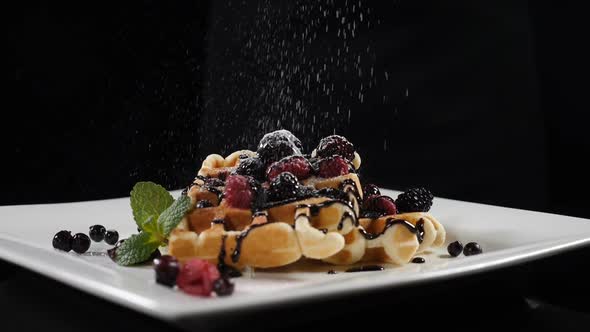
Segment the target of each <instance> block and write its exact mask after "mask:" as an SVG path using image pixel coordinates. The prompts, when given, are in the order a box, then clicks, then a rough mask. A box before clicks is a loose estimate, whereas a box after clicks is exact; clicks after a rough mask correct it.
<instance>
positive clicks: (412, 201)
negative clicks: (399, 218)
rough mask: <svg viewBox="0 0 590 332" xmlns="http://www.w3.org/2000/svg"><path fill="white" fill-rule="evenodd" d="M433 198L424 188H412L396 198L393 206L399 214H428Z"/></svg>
mask: <svg viewBox="0 0 590 332" xmlns="http://www.w3.org/2000/svg"><path fill="white" fill-rule="evenodd" d="M433 199H434V196H433V195H432V193H431V192H430V191H428V189H426V188H412V189H409V190H407V191H405V192H404V193H402V194H399V195H398V196H397V199H396V200H395V205H396V206H397V210H398V211H399V213H405V212H428V211H429V210H430V207H431V206H432V200H433Z"/></svg>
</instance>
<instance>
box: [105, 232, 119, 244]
mask: <svg viewBox="0 0 590 332" xmlns="http://www.w3.org/2000/svg"><path fill="white" fill-rule="evenodd" d="M117 241H119V232H117V231H116V230H114V229H109V230H108V231H107V232H106V233H105V234H104V242H106V243H107V244H110V245H114V244H115V243H117Z"/></svg>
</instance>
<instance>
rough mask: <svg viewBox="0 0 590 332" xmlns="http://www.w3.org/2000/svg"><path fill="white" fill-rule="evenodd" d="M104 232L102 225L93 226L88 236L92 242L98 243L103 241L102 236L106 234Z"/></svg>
mask: <svg viewBox="0 0 590 332" xmlns="http://www.w3.org/2000/svg"><path fill="white" fill-rule="evenodd" d="M106 231H107V230H106V228H104V226H103V225H94V226H90V231H89V232H88V235H90V238H91V239H92V241H94V242H100V241H102V240H104V234H105V233H106Z"/></svg>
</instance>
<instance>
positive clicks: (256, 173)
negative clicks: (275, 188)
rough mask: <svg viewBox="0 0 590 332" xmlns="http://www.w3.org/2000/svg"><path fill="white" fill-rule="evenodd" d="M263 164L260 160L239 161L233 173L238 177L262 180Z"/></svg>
mask: <svg viewBox="0 0 590 332" xmlns="http://www.w3.org/2000/svg"><path fill="white" fill-rule="evenodd" d="M265 170H266V169H265V167H264V163H263V162H262V160H260V158H253V157H251V158H246V159H241V160H240V163H239V164H238V167H237V168H236V171H235V173H236V174H238V175H248V176H251V177H253V178H255V179H257V180H263V179H264V176H265Z"/></svg>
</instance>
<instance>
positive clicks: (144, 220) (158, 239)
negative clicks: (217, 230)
mask: <svg viewBox="0 0 590 332" xmlns="http://www.w3.org/2000/svg"><path fill="white" fill-rule="evenodd" d="M131 209H132V210H133V217H134V219H135V222H136V223H137V225H138V226H139V227H140V228H141V230H142V232H141V233H139V234H136V235H132V236H131V237H130V238H128V239H126V240H125V242H123V243H122V244H121V245H120V246H119V247H118V248H117V249H116V255H115V261H116V262H117V263H118V264H120V265H125V266H127V265H133V264H138V263H141V262H144V261H145V260H147V259H148V258H149V257H150V255H151V254H152V253H153V252H154V251H156V249H158V247H160V246H165V245H166V244H167V239H168V236H169V235H170V232H172V230H173V229H174V228H176V226H178V224H179V223H180V221H181V220H182V218H184V216H185V215H186V214H187V213H188V212H189V210H190V209H191V200H190V198H189V197H188V196H180V197H179V198H178V199H177V200H174V198H172V195H170V194H169V193H168V191H166V189H164V187H162V186H160V185H157V184H155V183H153V182H139V183H137V184H136V185H135V186H134V187H133V190H132V191H131Z"/></svg>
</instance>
